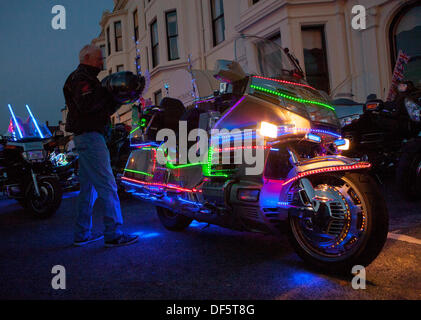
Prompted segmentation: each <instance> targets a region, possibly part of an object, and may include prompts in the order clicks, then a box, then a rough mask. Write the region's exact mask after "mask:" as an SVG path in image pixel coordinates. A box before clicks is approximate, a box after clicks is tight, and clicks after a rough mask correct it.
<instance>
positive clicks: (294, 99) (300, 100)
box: [250, 84, 335, 111]
mask: <svg viewBox="0 0 421 320" xmlns="http://www.w3.org/2000/svg"><path fill="white" fill-rule="evenodd" d="M250 88H253V89H256V90H259V91H263V92H268V93H271V94H274V95H276V96H280V97H283V98H285V99H289V100H292V101H297V102H300V103H310V104H315V105H319V106H322V107H325V108H327V109H330V110H332V111H335V108H333V107H331V106H329V105H328V104H325V103H322V102H318V101H312V100H306V99H301V98H295V97H293V96H289V95H287V94H284V93H280V92H277V91H274V90H269V89H266V88H263V87H259V86H255V85H254V84H252V85H250Z"/></svg>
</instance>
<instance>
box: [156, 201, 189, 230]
mask: <svg viewBox="0 0 421 320" xmlns="http://www.w3.org/2000/svg"><path fill="white" fill-rule="evenodd" d="M156 212H157V214H158V218H159V220H160V221H161V223H162V225H163V226H164V227H165V229H167V230H170V231H183V230H184V229H186V228H187V227H188V226H189V225H190V223H191V222H192V221H193V219H191V218H188V217H186V216H183V215H181V214H177V213H174V212H172V211H171V210H169V209H167V208H163V207H156Z"/></svg>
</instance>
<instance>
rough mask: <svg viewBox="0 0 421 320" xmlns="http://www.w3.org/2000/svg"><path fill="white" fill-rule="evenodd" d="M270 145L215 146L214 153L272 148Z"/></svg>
mask: <svg viewBox="0 0 421 320" xmlns="http://www.w3.org/2000/svg"><path fill="white" fill-rule="evenodd" d="M270 148H271V147H270V146H242V147H229V148H219V149H218V148H215V149H214V150H213V152H214V153H216V152H217V153H219V152H226V151H234V150H256V149H270Z"/></svg>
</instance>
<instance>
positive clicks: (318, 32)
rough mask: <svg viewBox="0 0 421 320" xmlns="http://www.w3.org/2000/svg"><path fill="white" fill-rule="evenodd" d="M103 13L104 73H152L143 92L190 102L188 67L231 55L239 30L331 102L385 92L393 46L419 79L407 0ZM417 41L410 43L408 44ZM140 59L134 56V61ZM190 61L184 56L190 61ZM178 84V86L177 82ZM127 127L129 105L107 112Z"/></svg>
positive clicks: (134, 4) (212, 4) (414, 6)
mask: <svg viewBox="0 0 421 320" xmlns="http://www.w3.org/2000/svg"><path fill="white" fill-rule="evenodd" d="M114 2H115V6H114V10H113V11H112V12H108V11H106V12H104V14H103V16H102V19H101V21H100V25H101V33H100V36H99V37H98V38H96V39H94V40H93V41H92V43H93V44H95V45H97V46H99V47H101V49H102V50H103V53H104V70H103V71H102V72H101V73H100V75H99V78H100V79H102V78H104V77H105V76H106V75H108V74H110V73H113V72H117V71H123V70H126V71H132V72H136V71H137V70H139V71H140V72H142V74H146V73H148V74H149V76H150V85H149V89H148V91H147V93H146V95H145V98H146V99H151V100H152V102H153V103H155V104H159V101H160V99H162V98H163V97H165V96H171V97H174V98H179V99H180V100H182V101H183V102H185V103H187V102H188V101H189V99H190V100H191V99H192V97H191V92H190V89H189V88H190V86H191V76H190V78H189V74H186V70H187V69H188V68H189V66H191V67H193V69H200V70H206V69H212V68H213V66H214V65H215V62H216V60H218V59H228V60H230V59H234V39H235V37H236V36H238V35H239V34H249V35H256V36H260V37H263V38H269V39H272V40H274V41H276V42H277V43H279V44H280V45H281V46H283V47H288V48H289V50H290V52H292V53H293V54H294V55H295V56H296V57H297V58H298V60H299V61H300V65H301V67H302V68H303V70H304V72H305V73H306V77H307V80H308V82H309V83H310V84H311V85H313V86H315V87H316V88H318V89H320V90H324V91H325V92H327V93H328V94H329V95H330V96H331V98H339V97H342V98H348V99H352V100H355V101H359V102H363V101H365V99H366V97H367V95H368V94H371V93H375V94H377V96H378V97H380V98H383V99H384V98H386V96H387V93H388V90H389V87H390V85H391V80H392V74H393V67H394V63H395V59H396V56H397V52H398V51H399V50H403V51H404V52H405V53H407V54H408V55H410V56H411V60H410V62H409V64H408V67H407V71H405V72H406V74H405V76H406V77H407V78H410V79H411V80H413V81H414V82H417V81H418V80H419V79H420V78H421V77H420V76H421V41H420V40H421V18H420V17H421V2H420V1H413V0H406V1H405V0H367V1H362V0H115V1H114ZM356 5H363V6H364V8H365V9H366V28H365V29H360V30H355V29H353V27H352V20H353V18H354V17H355V15H356V14H355V13H353V8H354V6H356ZM416 39H418V40H416ZM137 57H138V58H137ZM189 57H190V59H189ZM183 83H184V84H183ZM112 119H113V122H114V123H118V122H124V123H127V124H129V125H130V124H131V106H123V107H121V108H120V109H119V111H118V112H117V113H116V114H114V115H113V117H112Z"/></svg>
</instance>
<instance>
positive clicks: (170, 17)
mask: <svg viewBox="0 0 421 320" xmlns="http://www.w3.org/2000/svg"><path fill="white" fill-rule="evenodd" d="M166 21H167V46H168V60H170V61H171V60H177V59H178V58H179V56H178V28H177V12H176V11H171V12H167V14H166Z"/></svg>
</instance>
